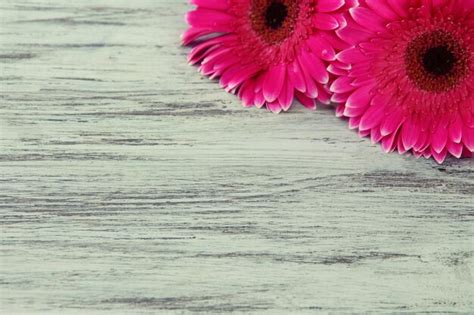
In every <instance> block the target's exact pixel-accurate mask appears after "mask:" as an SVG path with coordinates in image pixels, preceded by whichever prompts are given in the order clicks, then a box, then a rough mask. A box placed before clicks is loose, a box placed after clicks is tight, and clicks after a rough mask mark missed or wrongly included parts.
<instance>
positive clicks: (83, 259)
mask: <svg viewBox="0 0 474 315" xmlns="http://www.w3.org/2000/svg"><path fill="white" fill-rule="evenodd" d="M188 8H189V7H188V5H187V4H186V3H185V1H175V0H148V1H147V0H134V1H125V0H114V1H112V0H110V1H106V0H97V1H87V0H77V1H66V0H62V1H60V0H56V1H52V0H49V1H48V0H2V1H1V3H0V18H1V29H0V32H1V33H0V34H1V35H0V67H1V77H0V79H1V81H0V82H1V83H0V84H1V103H0V211H1V212H0V213H1V221H2V225H1V226H2V229H1V232H2V234H1V250H2V259H1V279H0V284H1V291H0V293H1V309H2V310H3V312H2V313H4V314H17V313H48V314H51V313H58V314H69V313H88V314H90V313H102V312H104V313H111V314H119V313H155V312H157V313H162V312H164V313H167V312H170V313H174V312H176V313H182V312H184V313H188V312H191V313H194V312H209V313H226V312H237V313H260V312H262V313H269V314H276V313H314V312H317V311H321V312H323V313H328V312H330V313H331V312H333V313H339V312H369V311H373V312H376V313H380V312H441V313H448V312H465V313H469V312H472V311H473V304H474V303H473V300H474V296H473V289H474V288H473V277H472V270H473V265H474V259H473V252H474V248H473V232H474V229H473V213H474V210H473V204H474V202H473V191H474V175H473V170H474V162H473V160H472V159H471V160H461V161H455V160H449V161H448V162H447V163H446V164H445V165H443V166H439V165H437V164H436V163H434V162H432V161H426V160H415V159H413V158H411V157H403V156H398V155H396V154H390V155H386V154H383V153H381V150H380V148H378V147H377V146H373V145H371V144H370V142H369V141H368V140H366V139H359V138H358V137H357V136H356V135H355V134H354V133H353V132H352V131H349V130H348V129H347V127H346V126H345V123H344V122H342V121H340V120H338V119H337V118H335V117H334V115H333V112H332V110H331V109H330V108H322V109H320V110H318V111H316V112H308V111H305V110H296V111H293V112H291V113H289V114H285V115H273V114H271V113H268V112H266V111H263V110H247V109H243V108H242V107H241V106H240V103H239V101H238V100H237V99H236V98H235V97H233V96H231V95H227V94H225V92H223V91H222V90H221V89H219V87H218V85H217V84H215V83H214V82H210V81H209V80H208V79H205V78H202V77H201V76H200V75H199V74H198V73H197V71H195V69H193V68H192V67H189V66H188V65H187V64H186V61H185V54H186V51H187V50H186V49H184V48H182V47H180V46H179V35H180V33H181V32H182V31H183V30H184V28H185V25H184V19H183V15H184V13H185V12H186V10H187V9H188Z"/></svg>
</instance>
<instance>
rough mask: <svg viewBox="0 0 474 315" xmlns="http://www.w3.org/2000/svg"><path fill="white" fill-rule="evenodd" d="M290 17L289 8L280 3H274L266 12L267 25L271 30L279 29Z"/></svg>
mask: <svg viewBox="0 0 474 315" xmlns="http://www.w3.org/2000/svg"><path fill="white" fill-rule="evenodd" d="M287 16H288V8H287V7H286V5H285V4H284V3H282V2H279V1H273V2H272V3H270V5H269V6H268V8H267V11H266V12H265V24H266V25H267V26H268V27H269V28H271V29H274V30H276V29H279V28H280V27H282V25H283V23H284V22H285V20H286V17H287Z"/></svg>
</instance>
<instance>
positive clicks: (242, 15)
mask: <svg viewBox="0 0 474 315" xmlns="http://www.w3.org/2000/svg"><path fill="white" fill-rule="evenodd" d="M355 1H356V0H331V1H317V0H301V1H294V0H191V3H193V4H195V5H196V6H197V8H196V9H195V10H194V11H191V12H189V13H188V14H187V22H188V24H189V25H190V27H189V29H188V30H187V31H186V32H185V33H184V34H183V43H184V44H185V45H190V44H191V45H193V46H194V48H193V49H192V51H191V52H190V54H189V58H188V59H189V62H190V63H191V64H199V65H200V71H201V73H202V74H204V75H208V76H210V77H211V78H220V84H221V86H222V87H223V88H225V89H226V90H227V91H228V92H232V93H236V94H237V95H238V96H239V97H240V98H241V99H242V101H243V104H244V105H245V106H248V107H251V106H254V105H255V106H257V107H262V106H266V107H267V108H268V109H270V110H271V111H273V112H275V113H279V112H280V111H282V110H284V111H286V110H288V109H289V108H290V107H291V105H292V103H293V99H294V98H295V97H296V99H297V100H299V101H300V102H301V103H302V104H303V105H304V106H306V107H307V108H311V109H314V108H315V107H316V104H315V100H319V101H321V102H324V103H329V101H330V94H329V93H328V86H327V85H328V83H329V81H330V75H329V73H328V70H327V66H328V64H329V63H330V62H332V61H334V60H335V55H336V53H337V52H338V51H339V50H340V49H342V48H345V47H346V44H345V43H344V42H342V41H341V40H340V39H338V37H337V36H336V35H335V30H337V29H339V28H340V27H342V26H344V25H345V21H344V18H343V13H344V12H347V9H348V8H349V7H350V6H351V5H352V4H353V3H354V2H355Z"/></svg>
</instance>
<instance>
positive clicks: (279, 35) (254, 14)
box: [249, 0, 300, 44]
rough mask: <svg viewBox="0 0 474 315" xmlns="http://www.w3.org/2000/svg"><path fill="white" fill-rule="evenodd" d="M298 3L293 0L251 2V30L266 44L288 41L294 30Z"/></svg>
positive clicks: (259, 0)
mask: <svg viewBox="0 0 474 315" xmlns="http://www.w3.org/2000/svg"><path fill="white" fill-rule="evenodd" d="M299 7H300V2H299V1H295V0H252V4H251V10H250V15H249V17H250V22H251V24H252V29H253V30H254V31H255V33H256V34H257V35H259V36H260V38H262V39H263V40H264V41H265V42H266V43H268V44H279V43H281V42H283V41H285V40H286V39H288V38H289V37H290V36H291V34H292V33H293V30H294V28H295V25H296V22H297V19H298V14H299V11H300V10H299Z"/></svg>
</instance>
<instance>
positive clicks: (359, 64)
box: [330, 0, 474, 163]
mask: <svg viewBox="0 0 474 315" xmlns="http://www.w3.org/2000/svg"><path fill="white" fill-rule="evenodd" d="M347 24H348V26H347V27H346V28H344V29H341V30H339V31H338V35H339V36H340V37H341V38H342V39H344V40H345V41H346V42H347V43H350V44H351V45H352V47H351V48H347V49H345V50H344V51H342V52H341V53H339V54H338V56H337V59H338V61H340V62H342V63H345V64H347V66H346V67H342V66H338V67H335V66H333V65H332V66H330V71H331V72H333V73H335V74H337V75H339V78H337V79H336V80H335V81H334V82H333V83H332V85H331V90H332V91H333V92H334V93H335V95H334V96H333V98H332V99H333V101H336V102H341V103H342V105H340V107H339V108H338V114H339V115H341V116H345V117H348V118H349V124H350V127H351V128H357V129H358V130H359V133H360V134H361V135H362V136H369V135H370V137H371V138H372V141H373V142H374V143H377V142H380V143H381V144H382V147H383V149H384V150H385V151H387V152H390V151H393V150H398V152H400V153H405V152H407V151H411V152H413V153H414V154H415V155H416V156H417V157H419V156H424V157H426V158H428V157H431V156H432V157H433V158H434V159H436V161H438V162H439V163H442V162H443V161H444V160H445V158H446V156H447V155H448V154H450V155H452V156H455V157H458V158H459V157H461V156H462V155H463V154H464V155H467V156H472V152H473V150H474V98H473V97H474V93H473V91H474V0H360V6H359V7H357V8H353V9H351V10H350V18H348V19H347Z"/></svg>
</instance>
